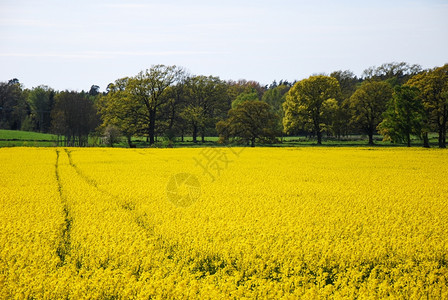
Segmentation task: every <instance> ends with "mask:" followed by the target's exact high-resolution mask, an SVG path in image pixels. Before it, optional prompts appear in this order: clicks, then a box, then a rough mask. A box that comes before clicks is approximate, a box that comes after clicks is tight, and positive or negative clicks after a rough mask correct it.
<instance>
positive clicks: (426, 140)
mask: <svg viewBox="0 0 448 300" xmlns="http://www.w3.org/2000/svg"><path fill="white" fill-rule="evenodd" d="M429 147H430V146H429V138H428V133H427V132H425V133H423V148H429Z"/></svg>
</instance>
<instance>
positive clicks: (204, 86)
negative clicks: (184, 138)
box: [181, 76, 228, 142]
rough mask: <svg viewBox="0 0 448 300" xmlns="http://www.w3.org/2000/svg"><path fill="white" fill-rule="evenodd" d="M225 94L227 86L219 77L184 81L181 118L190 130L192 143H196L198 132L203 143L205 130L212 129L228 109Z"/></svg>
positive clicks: (198, 77)
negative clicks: (183, 105)
mask: <svg viewBox="0 0 448 300" xmlns="http://www.w3.org/2000/svg"><path fill="white" fill-rule="evenodd" d="M226 92H227V85H226V84H225V82H223V81H222V80H221V79H219V77H213V76H208V77H206V76H194V77H191V78H188V79H187V80H186V82H185V96H186V103H185V108H184V109H183V111H182V112H181V117H182V118H183V119H184V120H185V122H186V123H187V124H188V125H189V127H190V129H191V132H192V134H193V142H196V141H197V135H198V132H199V131H200V132H201V135H202V141H204V137H205V134H206V132H205V130H206V128H209V127H212V128H213V127H214V126H215V124H216V122H218V118H219V117H220V116H221V115H222V114H223V112H225V111H226V110H227V109H228V108H227V105H226V97H227V94H226Z"/></svg>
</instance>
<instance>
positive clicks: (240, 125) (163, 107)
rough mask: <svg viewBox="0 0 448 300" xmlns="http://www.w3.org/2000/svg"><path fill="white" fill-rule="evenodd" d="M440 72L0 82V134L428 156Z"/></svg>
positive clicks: (435, 127)
mask: <svg viewBox="0 0 448 300" xmlns="http://www.w3.org/2000/svg"><path fill="white" fill-rule="evenodd" d="M447 122H448V64H447V65H444V66H442V67H438V68H434V69H430V70H422V68H421V67H420V66H418V65H409V64H407V63H388V64H383V65H381V66H379V67H371V68H369V69H366V70H365V71H364V73H363V74H362V77H360V78H358V77H357V76H355V75H354V74H353V73H352V72H351V71H335V72H332V73H331V74H329V75H327V74H322V75H313V76H310V77H309V78H307V79H304V80H301V81H298V82H293V83H291V82H288V81H283V80H282V81H280V82H278V83H277V82H275V81H274V82H273V83H272V84H270V85H268V86H267V85H266V86H263V85H261V84H260V83H258V82H256V81H246V80H239V81H224V80H221V79H220V78H219V77H215V76H193V75H190V74H188V73H187V72H186V71H185V70H184V69H183V68H180V67H177V66H165V65H155V66H152V67H151V68H150V69H147V70H145V71H142V72H140V73H139V74H137V75H136V76H133V77H125V78H120V79H117V80H116V81H115V82H114V83H111V84H109V85H108V87H107V89H106V91H105V92H104V93H100V92H99V87H98V86H96V85H93V86H92V87H91V88H90V90H89V91H88V92H85V91H82V92H74V91H55V90H53V89H51V88H50V87H47V86H38V87H36V88H33V89H24V88H23V86H22V85H21V84H20V82H19V81H18V80H17V79H13V80H10V81H9V82H2V83H0V128H2V129H13V130H27V131H38V132H50V133H55V134H57V135H58V136H60V137H63V138H62V139H61V142H63V143H64V145H66V146H86V145H87V144H88V141H89V139H88V138H89V137H90V138H92V137H95V138H97V139H98V140H101V141H103V142H104V143H107V144H109V145H110V146H112V145H113V144H114V143H117V142H118V141H119V140H120V139H121V138H122V137H124V138H125V139H126V140H127V142H128V144H129V146H130V147H134V146H135V145H133V142H132V141H133V140H132V138H133V137H142V136H144V137H146V138H147V141H148V143H149V144H154V143H155V142H156V141H157V138H160V137H163V138H164V139H165V140H167V141H169V143H174V142H175V141H176V140H181V141H183V140H184V137H185V136H192V138H193V142H194V143H198V142H204V141H205V137H206V136H219V142H220V143H242V144H246V145H251V146H254V145H255V144H256V143H275V142H278V139H279V138H280V137H282V136H284V135H307V136H309V137H310V138H315V139H316V140H317V143H319V144H320V143H322V138H323V137H324V136H327V137H333V138H339V139H342V138H344V137H346V136H349V135H352V134H365V135H367V136H368V137H369V144H373V143H374V138H373V137H374V135H375V134H378V133H379V134H381V135H382V136H383V137H384V139H386V140H390V141H392V142H395V143H406V144H407V145H408V146H410V144H411V138H412V137H418V138H420V139H421V141H422V145H423V146H424V147H429V146H430V145H429V138H428V134H429V133H431V132H436V133H437V134H438V146H439V147H440V148H445V147H446V131H447Z"/></svg>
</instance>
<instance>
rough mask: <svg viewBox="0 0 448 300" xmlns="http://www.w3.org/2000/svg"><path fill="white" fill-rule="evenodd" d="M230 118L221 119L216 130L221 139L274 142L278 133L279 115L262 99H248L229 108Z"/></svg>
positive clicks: (245, 141) (253, 144)
mask: <svg viewBox="0 0 448 300" xmlns="http://www.w3.org/2000/svg"><path fill="white" fill-rule="evenodd" d="M228 116H229V117H228V119H227V120H223V121H219V122H218V123H217V124H216V130H217V131H218V134H219V135H220V139H221V141H227V140H229V139H235V140H237V141H239V142H243V143H246V144H248V143H250V145H251V147H255V143H256V142H257V141H258V142H261V143H267V142H274V141H275V140H276V137H277V135H278V133H279V132H278V131H277V130H276V125H277V122H278V120H277V119H278V117H277V115H276V114H274V113H273V112H272V110H271V107H270V106H269V104H267V103H265V102H262V101H246V102H243V103H241V104H240V105H238V106H237V107H235V108H232V109H231V110H229V113H228Z"/></svg>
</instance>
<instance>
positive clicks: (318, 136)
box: [317, 129, 322, 145]
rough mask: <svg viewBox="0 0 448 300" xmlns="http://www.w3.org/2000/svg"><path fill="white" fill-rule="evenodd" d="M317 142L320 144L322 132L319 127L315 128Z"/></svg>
mask: <svg viewBox="0 0 448 300" xmlns="http://www.w3.org/2000/svg"><path fill="white" fill-rule="evenodd" d="M317 144H318V145H322V132H321V131H320V130H319V129H318V130H317Z"/></svg>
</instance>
